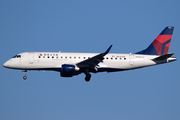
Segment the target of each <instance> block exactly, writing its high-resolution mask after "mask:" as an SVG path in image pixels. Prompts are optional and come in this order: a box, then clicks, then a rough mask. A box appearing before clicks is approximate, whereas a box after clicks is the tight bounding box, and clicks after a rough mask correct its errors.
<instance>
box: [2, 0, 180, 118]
mask: <svg viewBox="0 0 180 120" xmlns="http://www.w3.org/2000/svg"><path fill="white" fill-rule="evenodd" d="M179 5H180V1H179V0H171V1H169V0H151V1H144V0H137V1H133V0H121V1H120V0H112V1H107V0H86V1H83V0H77V1H74V0H72V1H71V0H69V1H62V0H51V1H45V0H43V1H40V0H31V1H24V0H16V1H13V0H10V1H7V0H1V1H0V15H1V19H0V26H1V27H0V40H1V44H0V49H1V50H0V54H1V59H0V63H1V65H2V64H3V63H4V62H5V61H7V60H8V59H10V58H11V57H12V56H14V55H16V54H18V53H21V52H27V51H38V52H42V51H47V52H51V51H52V52H58V51H62V52H92V53H94V52H95V53H98V52H104V51H105V50H106V49H107V48H108V47H109V46H110V45H111V44H113V47H112V49H111V51H110V52H111V53H135V52H138V51H140V50H142V49H144V48H146V47H147V46H148V45H149V44H150V43H151V42H152V41H153V40H154V39H155V38H156V37H157V35H158V34H159V33H160V32H161V31H162V30H163V29H164V28H165V27H166V26H174V27H175V29H174V33H173V37H172V42H171V45H170V49H169V53H175V54H174V56H175V57H177V59H178V58H180V53H179V44H180V41H179V39H180V34H179V33H180V16H179V11H180V7H179ZM0 71H1V79H0V119H1V120H11V119H13V120H32V119H34V120H37V119H41V120H42V119H43V120H49V119H52V120H59V119H63V120H70V119H73V120H74V119H75V120H76V119H77V120H84V119H86V120H92V119H94V120H97V119H98V120H99V119H103V120H109V119H113V120H119V119H123V120H152V119H153V120H162V119H163V120H169V119H172V120H179V119H180V115H179V113H180V102H179V101H180V95H179V92H180V87H179V86H180V81H179V77H178V75H179V71H180V66H179V60H177V61H175V62H172V63H168V64H163V65H158V66H153V67H148V68H142V69H138V70H131V71H126V72H115V73H99V74H92V78H91V81H90V82H88V83H87V82H85V80H84V77H85V75H84V74H81V75H79V76H74V77H72V78H62V77H60V73H58V72H52V71H45V72H43V71H40V72H39V71H29V72H28V79H27V80H26V81H24V80H23V79H22V77H23V75H24V74H23V73H22V72H21V71H18V70H11V69H6V68H3V67H2V66H1V67H0Z"/></svg>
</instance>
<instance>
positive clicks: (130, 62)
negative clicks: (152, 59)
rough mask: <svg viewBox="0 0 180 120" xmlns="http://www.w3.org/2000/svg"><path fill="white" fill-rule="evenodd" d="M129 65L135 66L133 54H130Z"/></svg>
mask: <svg viewBox="0 0 180 120" xmlns="http://www.w3.org/2000/svg"><path fill="white" fill-rule="evenodd" d="M129 65H130V66H134V55H133V54H129Z"/></svg>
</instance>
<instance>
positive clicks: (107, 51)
mask: <svg viewBox="0 0 180 120" xmlns="http://www.w3.org/2000/svg"><path fill="white" fill-rule="evenodd" d="M111 47H112V45H111V46H110V47H109V48H108V49H107V50H106V52H104V54H108V53H109V51H110V50H111Z"/></svg>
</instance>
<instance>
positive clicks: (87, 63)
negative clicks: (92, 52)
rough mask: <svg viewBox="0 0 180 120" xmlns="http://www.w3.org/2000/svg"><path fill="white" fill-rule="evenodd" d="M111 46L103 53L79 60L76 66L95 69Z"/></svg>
mask: <svg viewBox="0 0 180 120" xmlns="http://www.w3.org/2000/svg"><path fill="white" fill-rule="evenodd" d="M111 47H112V45H111V46H110V47H109V48H108V49H107V50H106V51H105V52H104V53H100V54H98V55H96V56H94V57H91V58H89V59H86V60H84V61H81V62H79V63H77V64H76V66H77V67H79V68H90V69H95V67H96V66H98V64H99V63H100V62H103V60H104V56H105V55H106V54H108V53H109V51H110V49H111Z"/></svg>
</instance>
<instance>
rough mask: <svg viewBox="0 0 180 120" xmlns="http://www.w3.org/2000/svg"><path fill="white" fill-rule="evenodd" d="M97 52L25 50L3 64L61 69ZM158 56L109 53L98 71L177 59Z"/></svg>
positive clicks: (27, 67) (117, 69)
mask: <svg viewBox="0 0 180 120" xmlns="http://www.w3.org/2000/svg"><path fill="white" fill-rule="evenodd" d="M97 54H98V53H61V52H58V53H57V52H25V53H20V54H18V55H20V57H16V58H11V59H10V60H8V61H7V62H5V63H4V64H3V66H5V67H7V68H12V69H21V70H55V71H60V70H61V66H62V65H63V64H73V65H76V63H79V62H81V61H83V60H86V59H88V58H91V57H93V56H95V55H97ZM156 57H158V56H156V55H140V54H115V53H111V54H107V55H105V56H104V60H103V62H100V63H99V64H98V66H97V69H98V71H97V72H103V71H107V72H113V71H121V70H129V69H136V68H141V67H146V66H152V65H156V64H161V63H166V62H170V61H174V60H176V58H168V59H167V60H163V61H159V62H158V63H157V62H154V61H153V60H152V59H153V58H156Z"/></svg>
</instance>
